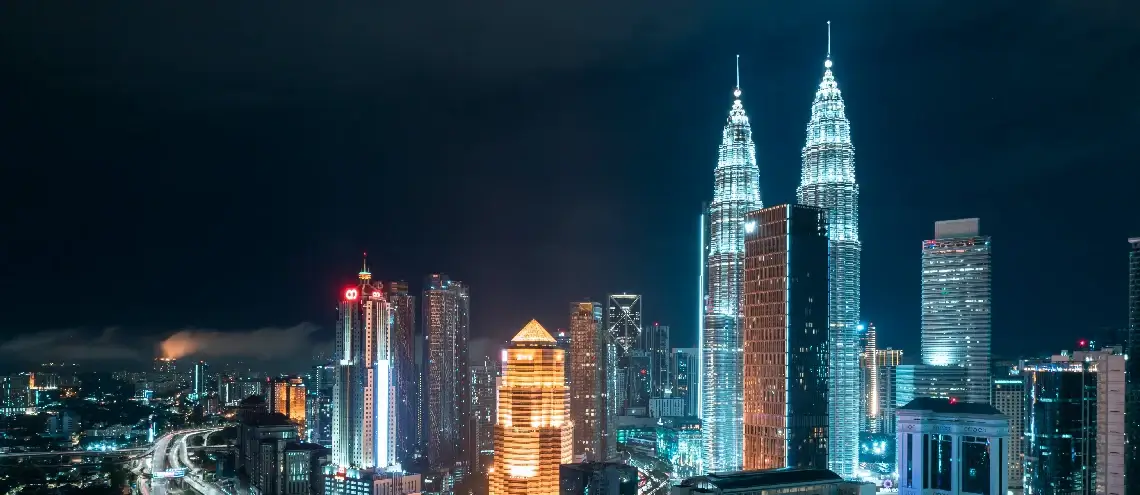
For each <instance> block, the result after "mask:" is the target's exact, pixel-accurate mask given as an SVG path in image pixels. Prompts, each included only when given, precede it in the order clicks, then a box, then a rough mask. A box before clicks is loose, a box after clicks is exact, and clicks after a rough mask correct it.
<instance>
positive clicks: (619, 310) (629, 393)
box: [606, 294, 649, 415]
mask: <svg viewBox="0 0 1140 495" xmlns="http://www.w3.org/2000/svg"><path fill="white" fill-rule="evenodd" d="M606 330H607V331H608V332H609V334H610V338H611V339H613V341H614V343H615V344H616V345H617V347H616V349H615V350H616V351H617V359H615V360H614V361H612V362H610V363H609V366H610V370H609V371H610V372H611V373H612V374H613V376H614V378H615V379H616V380H617V382H616V383H617V387H618V390H617V394H618V396H617V405H618V408H617V411H615V412H614V414H619V415H620V414H625V410H626V409H628V408H630V407H648V406H649V397H648V395H644V396H641V395H639V394H637V393H636V390H637V384H636V383H634V382H635V380H634V378H636V376H635V372H634V371H633V370H632V367H631V365H630V355H631V353H633V352H634V351H637V350H638V344H639V343H640V342H641V330H642V328H641V296H639V295H636V294H610V295H609V296H606ZM638 399H644V400H640V401H639V400H638Z"/></svg>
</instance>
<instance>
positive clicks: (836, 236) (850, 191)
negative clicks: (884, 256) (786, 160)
mask: <svg viewBox="0 0 1140 495" xmlns="http://www.w3.org/2000/svg"><path fill="white" fill-rule="evenodd" d="M830 29H831V25H830V23H828V31H829V36H830ZM828 45H829V46H828V54H827V60H826V61H825V62H824V64H823V65H824V71H823V80H822V81H820V83H819V89H817V90H816V92H815V100H814V101H813V102H812V105H811V119H810V120H809V121H808V125H807V141H806V143H805V144H804V149H803V152H802V154H801V158H802V160H803V168H802V170H801V175H800V186H799V187H798V188H797V189H796V199H797V201H798V202H799V203H800V204H803V205H809V206H815V207H817V208H823V209H824V210H827V233H828V237H829V239H830V243H831V262H830V266H831V273H830V275H831V279H830V280H831V281H830V283H831V290H830V305H831V309H830V315H831V316H830V318H831V323H830V325H829V332H830V333H831V335H830V336H829V339H828V343H829V345H830V347H831V348H830V349H829V351H830V352H829V356H830V357H829V359H831V381H830V387H831V390H830V392H831V393H830V400H831V411H830V421H831V424H830V425H829V431H830V434H831V439H830V441H829V445H828V447H829V448H830V451H831V452H830V469H831V470H832V471H834V472H835V473H836V474H838V475H840V476H842V477H844V478H848V479H850V478H852V477H854V476H855V465H856V464H857V463H858V458H859V450H858V449H859V396H860V392H859V382H860V372H859V350H858V343H859V342H858V333H857V330H856V328H857V326H858V324H859V312H860V302H859V301H860V292H859V287H860V277H861V275H860V270H861V268H860V263H861V261H860V258H861V256H862V250H863V247H862V243H861V242H860V241H859V184H857V183H855V147H854V146H852V144H851V123H850V122H849V121H848V120H847V115H846V113H845V111H844V104H843V97H842V96H841V95H840V93H839V85H838V84H837V83H836V82H835V76H834V75H833V74H832V73H831V66H832V62H831V48H830V39H829V40H828Z"/></svg>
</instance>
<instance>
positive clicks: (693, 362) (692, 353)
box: [669, 347, 701, 418]
mask: <svg viewBox="0 0 1140 495" xmlns="http://www.w3.org/2000/svg"><path fill="white" fill-rule="evenodd" d="M700 359H701V355H700V353H699V352H698V350H697V348H695V347H686V348H677V349H673V369H672V370H671V371H670V372H669V373H670V375H671V376H672V378H673V385H672V388H673V393H672V396H673V397H680V398H682V399H685V415H686V416H692V417H694V418H695V417H697V416H699V415H700V411H699V410H698V409H697V404H698V402H697V399H698V398H699V394H698V393H697V391H698V387H699V385H700V379H701V377H700V369H701V361H700Z"/></svg>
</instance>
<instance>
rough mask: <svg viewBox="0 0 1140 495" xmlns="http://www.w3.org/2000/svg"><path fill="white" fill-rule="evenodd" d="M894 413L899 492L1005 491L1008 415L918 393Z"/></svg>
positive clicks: (997, 493)
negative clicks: (919, 395) (896, 423)
mask: <svg viewBox="0 0 1140 495" xmlns="http://www.w3.org/2000/svg"><path fill="white" fill-rule="evenodd" d="M898 414H899V417H898V421H899V428H898V434H897V435H896V436H895V438H896V449H895V450H896V452H897V454H896V455H897V458H898V464H897V465H898V473H899V495H917V494H922V493H944V494H947V495H959V494H969V493H988V494H991V495H1000V494H1004V493H1006V492H1007V490H1008V489H1009V486H1008V485H1007V482H1008V478H1009V472H1008V466H1009V464H1008V463H1006V459H1009V446H1010V440H1011V439H1010V437H1009V419H1008V418H1006V417H1005V415H1003V414H1002V413H1001V412H1000V411H998V410H997V409H994V408H993V406H991V405H989V403H982V404H975V403H970V402H962V401H958V400H949V399H932V398H928V397H920V398H917V399H915V400H913V401H911V402H910V403H908V404H906V405H904V406H902V407H899V412H898ZM1026 493H1028V492H1026ZM1050 493H1066V492H1050Z"/></svg>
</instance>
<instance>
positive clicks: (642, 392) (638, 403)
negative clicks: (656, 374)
mask: <svg viewBox="0 0 1140 495" xmlns="http://www.w3.org/2000/svg"><path fill="white" fill-rule="evenodd" d="M651 359H652V358H651V356H650V355H649V352H647V351H643V350H641V349H632V350H630V351H629V352H628V353H626V362H627V363H628V368H627V370H626V376H627V378H626V385H627V387H626V390H627V392H626V394H627V395H626V397H627V398H628V399H627V404H626V407H625V409H624V410H622V411H621V415H623V416H626V415H628V416H646V415H648V414H649V399H651V398H652V397H653V395H652V392H653V382H652V379H651V377H650V371H649V367H650V363H651Z"/></svg>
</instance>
